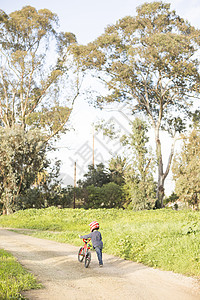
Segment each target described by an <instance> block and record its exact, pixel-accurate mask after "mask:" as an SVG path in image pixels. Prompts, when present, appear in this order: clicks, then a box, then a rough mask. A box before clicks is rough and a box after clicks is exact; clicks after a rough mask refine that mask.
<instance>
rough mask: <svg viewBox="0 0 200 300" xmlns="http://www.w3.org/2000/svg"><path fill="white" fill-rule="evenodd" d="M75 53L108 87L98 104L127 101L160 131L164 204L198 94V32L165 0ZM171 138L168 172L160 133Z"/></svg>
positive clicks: (75, 48) (160, 190) (140, 9)
mask: <svg viewBox="0 0 200 300" xmlns="http://www.w3.org/2000/svg"><path fill="white" fill-rule="evenodd" d="M72 50H73V53H74V57H75V58H77V60H78V61H79V62H81V63H82V65H83V70H85V69H89V70H91V73H92V75H94V76H97V77H98V79H99V80H102V81H103V82H104V83H105V85H106V87H107V88H108V93H107V95H106V96H99V97H98V98H97V102H98V103H99V105H102V106H103V104H104V103H112V102H123V103H126V104H128V105H130V108H131V110H132V112H134V113H136V112H138V113H142V114H143V115H145V116H147V117H148V119H149V120H150V122H151V125H152V128H153V129H154V133H155V146H156V155H157V163H158V185H157V199H158V201H159V202H160V204H161V206H162V205H163V197H164V183H165V179H166V177H167V176H168V173H169V170H170V166H171V163H172V158H173V155H174V146H175V141H176V138H177V136H178V134H179V133H181V132H183V130H184V128H185V124H184V117H185V118H187V113H188V111H189V110H190V107H191V106H190V105H191V103H192V98H189V97H190V96H196V95H198V93H199V82H200V74H199V61H198V60H197V58H196V56H195V54H196V53H197V51H198V50H199V30H197V29H195V28H194V27H193V26H191V25H190V24H189V23H188V22H187V21H184V20H183V19H182V18H181V17H179V16H178V15H177V14H176V13H175V11H171V10H170V4H167V3H163V2H152V3H145V4H143V5H142V6H140V7H138V8H137V16H136V17H131V16H127V17H125V18H123V19H121V20H119V21H118V22H117V23H116V24H115V25H111V26H108V27H107V28H106V30H105V33H104V34H102V35H101V36H100V37H98V38H97V39H96V40H95V41H94V42H92V43H89V44H88V45H87V46H79V47H78V46H73V47H72ZM161 130H165V131H167V132H168V133H169V134H170V136H171V137H172V144H171V150H170V153H169V157H168V163H167V165H166V168H165V170H164V166H163V154H162V148H161V139H160V131H161Z"/></svg>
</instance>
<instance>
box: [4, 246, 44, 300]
mask: <svg viewBox="0 0 200 300" xmlns="http://www.w3.org/2000/svg"><path fill="white" fill-rule="evenodd" d="M0 265H1V268H0V299H2V300H7V299H24V298H23V297H22V296H21V295H20V292H22V291H25V290H30V289H36V288H39V287H40V285H39V284H37V281H36V279H35V277H34V276H33V275H32V274H30V273H28V272H27V271H26V270H25V269H24V268H22V266H21V265H20V264H19V263H18V262H17V261H16V259H15V258H14V257H13V256H12V255H11V254H9V253H8V252H6V251H4V250H0Z"/></svg>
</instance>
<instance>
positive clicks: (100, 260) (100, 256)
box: [95, 247, 103, 265]
mask: <svg viewBox="0 0 200 300" xmlns="http://www.w3.org/2000/svg"><path fill="white" fill-rule="evenodd" d="M95 251H96V253H97V257H98V261H99V264H100V265H103V261H102V248H100V247H95Z"/></svg>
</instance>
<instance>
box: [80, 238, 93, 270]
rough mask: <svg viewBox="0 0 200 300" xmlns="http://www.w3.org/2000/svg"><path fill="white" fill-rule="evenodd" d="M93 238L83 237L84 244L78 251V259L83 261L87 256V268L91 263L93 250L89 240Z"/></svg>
mask: <svg viewBox="0 0 200 300" xmlns="http://www.w3.org/2000/svg"><path fill="white" fill-rule="evenodd" d="M90 240H91V239H83V242H84V246H83V247H81V248H80V249H79V251H78V260H79V261H80V262H82V261H83V259H84V258H85V267H86V268H87V267H88V266H89V264H90V261H91V252H90V251H89V250H90V248H91V245H90V244H89V241H90Z"/></svg>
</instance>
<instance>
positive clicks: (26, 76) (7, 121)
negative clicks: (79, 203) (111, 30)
mask: <svg viewBox="0 0 200 300" xmlns="http://www.w3.org/2000/svg"><path fill="white" fill-rule="evenodd" d="M57 23H58V17H57V15H56V14H53V13H52V12H51V11H49V10H48V9H41V10H38V11H37V10H36V9H35V8H33V7H31V6H26V7H23V8H22V9H21V10H19V11H15V12H13V13H11V14H10V15H7V14H6V13H5V12H4V11H2V10H0V41H1V43H0V61H1V67H0V126H1V128H2V130H1V137H0V138H1V139H2V138H3V137H4V136H5V135H7V136H9V130H10V135H12V133H13V132H14V131H15V130H18V131H20V130H21V133H20V134H21V136H22V140H23V141H24V145H22V143H21V142H20V141H18V142H17V139H18V137H16V139H14V137H13V139H12V141H13V144H11V143H10V141H9V140H8V139H6V141H8V145H7V151H8V153H9V154H10V158H12V155H11V152H12V151H13V149H14V147H15V146H16V149H15V150H16V151H18V150H19V151H22V150H21V149H24V152H26V155H25V157H26V158H28V152H27V151H28V148H31V144H29V143H28V144H27V145H26V141H27V140H28V139H29V133H30V136H31V135H32V136H34V133H35V130H36V129H37V130H40V132H39V133H38V134H39V136H40V138H39V139H38V138H37V136H35V140H34V139H33V140H32V143H33V145H35V143H38V144H37V146H36V148H37V151H38V152H37V153H36V152H34V157H31V159H32V160H35V161H36V163H35V164H34V168H35V170H34V172H36V165H37V162H38V160H40V159H39V158H38V157H39V155H40V153H41V152H45V151H46V150H48V147H49V143H50V142H51V141H52V139H53V138H58V137H59V133H60V132H64V131H65V130H66V127H65V125H66V122H67V121H68V120H69V116H70V113H71V111H72V108H73V104H74V101H75V99H76V97H77V96H78V94H79V90H80V81H79V77H78V75H77V74H78V71H77V70H78V66H77V65H76V64H75V63H73V64H72V59H71V55H70V54H68V47H69V45H70V44H72V43H76V38H75V35H74V34H72V33H63V32H57V31H56V26H57ZM73 80H74V81H73ZM73 82H74V83H73ZM72 83H73V85H72ZM31 132H32V133H31ZM26 135H27V137H25V136H26ZM18 146H19V147H18ZM32 154H33V153H32V152H30V155H32ZM17 156H19V157H20V158H22V156H21V152H20V153H19V155H18V154H17V153H16V155H14V156H13V158H12V159H11V162H10V163H11V164H15V166H16V170H18V169H20V170H21V171H20V174H19V176H21V174H22V173H23V174H26V176H22V177H20V180H16V181H15V183H14V185H12V184H8V185H7V188H6V190H4V191H2V193H3V194H6V195H8V194H9V195H10V197H11V198H13V197H15V194H16V193H19V192H21V191H22V190H21V187H22V181H21V180H23V185H24V186H26V182H27V178H29V179H30V178H32V179H33V180H35V179H34V176H32V175H30V176H29V173H28V172H29V169H32V165H31V164H32V161H31V164H30V166H29V167H30V168H29V167H28V165H26V166H25V170H24V171H23V168H24V159H25V157H24V159H20V160H16V161H15V162H14V161H13V159H14V158H16V157H17ZM8 161H9V159H8ZM8 161H7V163H8ZM28 161H29V160H27V161H26V162H28ZM17 164H19V165H17ZM4 166H5V165H4V164H1V170H0V172H1V173H0V176H3V178H5V174H7V175H8V170H7V168H8V165H6V166H5V168H4ZM41 167H42V166H41V164H40V165H38V170H37V171H38V172H40V171H41ZM11 169H12V168H10V169H9V176H10V177H8V178H7V181H8V182H10V183H11V182H12V178H14V177H15V174H16V172H15V171H14V169H13V172H14V173H13V174H11V173H10V172H11ZM31 174H32V172H31ZM27 176H28V177H27ZM30 183H31V182H29V183H28V185H30ZM32 183H33V182H32ZM14 186H15V187H14ZM1 187H2V189H4V188H5V185H4V184H3V185H2V186H1ZM5 197H7V196H5ZM9 201H11V202H12V200H9ZM9 201H8V200H6V202H4V204H5V205H7V204H8V202H9ZM9 205H10V204H9Z"/></svg>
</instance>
